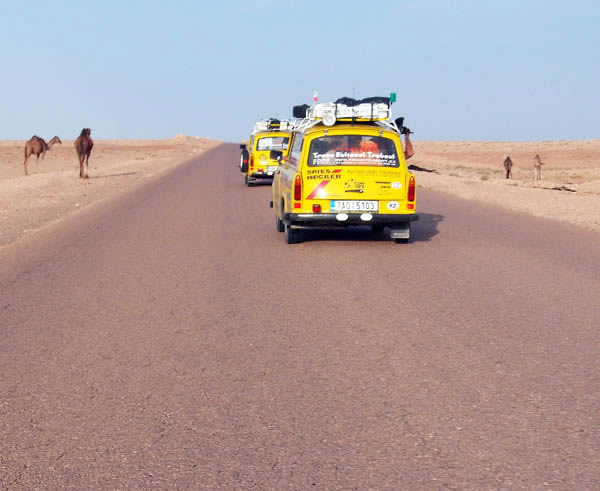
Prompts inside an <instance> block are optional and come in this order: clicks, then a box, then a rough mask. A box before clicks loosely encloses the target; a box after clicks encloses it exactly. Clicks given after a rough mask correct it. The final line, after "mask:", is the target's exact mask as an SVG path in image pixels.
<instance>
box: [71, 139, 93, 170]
mask: <svg viewBox="0 0 600 491" xmlns="http://www.w3.org/2000/svg"><path fill="white" fill-rule="evenodd" d="M91 134H92V130H91V129H89V128H83V129H82V130H81V133H80V134H79V136H78V137H77V140H75V150H76V151H77V156H78V157H79V177H81V178H84V179H87V178H88V177H89V176H88V173H87V168H88V162H89V160H90V154H91V153H92V147H93V146H94V141H93V140H92V137H91V136H90V135H91ZM84 162H85V172H84V170H83V163H84Z"/></svg>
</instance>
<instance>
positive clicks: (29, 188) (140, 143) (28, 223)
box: [0, 134, 221, 247]
mask: <svg viewBox="0 0 600 491" xmlns="http://www.w3.org/2000/svg"><path fill="white" fill-rule="evenodd" d="M40 136H42V138H44V139H45V140H46V141H49V140H50V138H51V137H52V135H40ZM93 136H94V135H93V134H92V138H93ZM220 143H221V142H219V141H217V140H209V139H207V138H200V137H190V136H184V135H177V136H176V137H174V138H171V139H165V140H94V148H93V150H92V155H91V157H90V160H89V176H90V178H89V179H80V178H79V161H78V160H77V156H76V153H75V149H74V147H73V140H63V142H62V145H58V144H57V145H54V146H52V148H51V149H50V151H48V152H46V156H45V158H44V159H43V160H42V159H41V157H40V159H39V161H36V158H35V156H32V157H30V159H29V162H28V164H27V165H28V169H29V176H27V177H26V176H25V175H24V174H25V172H24V168H23V160H24V146H25V141H15V140H13V141H9V140H6V141H0V247H2V246H4V245H6V244H8V243H10V242H12V241H14V240H17V239H19V238H21V237H23V236H25V235H28V234H31V233H34V232H35V230H38V229H40V228H42V227H45V226H47V225H49V224H51V223H53V222H55V221H56V220H60V219H61V218H64V217H65V216H67V215H70V214H72V213H78V212H80V211H81V210H82V209H84V208H85V207H87V206H91V205H93V204H94V203H97V202H98V201H102V200H105V199H109V198H111V197H114V196H117V195H118V194H120V193H123V192H125V191H126V190H128V189H131V188H132V187H134V186H137V185H139V184H141V183H142V182H145V181H147V180H148V179H150V178H152V177H153V176H156V175H158V174H160V173H161V172H164V171H166V170H168V169H169V168H171V167H173V166H175V165H177V164H180V163H182V162H184V161H186V160H188V159H190V158H192V157H194V156H197V155H199V154H200V153H202V152H204V151H206V150H207V149H209V148H212V147H214V146H215V145H218V144H220Z"/></svg>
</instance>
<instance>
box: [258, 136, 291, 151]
mask: <svg viewBox="0 0 600 491" xmlns="http://www.w3.org/2000/svg"><path fill="white" fill-rule="evenodd" d="M289 142H290V137H289V136H268V137H265V138H261V139H260V140H258V143H257V144H256V150H287V147H288V143H289Z"/></svg>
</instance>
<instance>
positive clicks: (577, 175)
mask: <svg viewBox="0 0 600 491" xmlns="http://www.w3.org/2000/svg"><path fill="white" fill-rule="evenodd" d="M41 136H42V137H45V139H46V140H49V139H50V138H51V137H52V136H53V135H41ZM92 137H93V135H92ZM219 143H220V142H218V141H215V140H208V139H206V138H199V137H189V136H183V135H178V136H176V137H174V138H172V139H168V140H95V146H94V149H93V151H92V156H91V158H90V168H89V175H90V179H87V180H83V179H80V178H79V171H78V162H77V157H76V155H75V150H74V149H73V141H72V140H63V144H62V145H54V146H53V147H52V149H51V150H50V151H49V152H47V153H46V157H45V159H44V160H41V159H40V160H39V162H36V159H35V157H32V158H31V159H30V161H29V164H28V165H29V173H30V176H28V177H25V176H24V170H23V147H24V144H25V141H0V247H2V246H3V245H6V244H8V243H10V242H12V241H15V240H17V239H19V238H21V237H23V236H25V235H28V234H31V233H34V231H35V230H38V229H40V228H42V227H45V226H47V225H48V224H51V223H53V222H54V221H56V220H60V219H61V218H63V217H65V216H67V215H70V214H72V213H78V212H79V211H80V210H82V209H83V208H85V207H87V206H90V205H93V204H94V203H96V202H98V201H100V200H105V199H108V198H110V197H113V196H116V195H117V194H119V193H122V192H124V191H126V190H128V189H131V188H132V186H136V185H138V184H140V183H141V182H144V181H146V180H148V179H149V178H151V177H152V176H155V175H157V174H159V173H161V172H164V171H166V170H167V169H169V168H171V167H173V166H175V165H177V164H179V163H181V162H184V161H185V160H187V159H189V158H192V157H194V156H197V155H199V153H201V152H203V151H205V150H207V149H209V148H212V147H214V146H215V145H217V144H219ZM414 146H415V151H416V154H415V156H414V157H413V158H412V159H410V160H409V164H411V165H415V166H418V167H421V168H425V169H428V170H432V171H433V172H424V171H415V174H416V175H417V178H418V181H417V182H418V185H419V186H421V187H422V188H426V189H435V190H439V191H443V192H447V193H451V194H455V195H458V196H460V197H462V198H466V199H469V200H473V201H474V202H477V201H484V202H488V203H494V204H497V205H500V206H504V207H507V208H510V209H513V210H517V211H522V212H525V213H530V214H533V215H538V216H543V217H548V218H552V219H556V220H562V221H567V222H571V223H574V224H577V225H580V226H583V227H586V228H587V229H592V230H595V231H598V232H600V140H587V141H551V142H531V143H511V142H429V141H415V142H414ZM535 154H539V155H540V157H541V159H542V161H543V162H544V163H545V165H544V166H543V168H542V180H541V181H537V182H534V179H533V178H534V170H533V157H534V155H535ZM507 155H510V157H511V159H512V160H513V163H514V166H513V178H512V179H511V180H506V179H505V178H504V168H503V166H502V163H503V161H504V159H505V158H506V156H507ZM234 164H235V163H232V167H231V170H232V172H236V170H237V168H236V166H235V165H234Z"/></svg>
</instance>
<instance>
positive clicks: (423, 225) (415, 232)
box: [302, 213, 444, 242]
mask: <svg viewBox="0 0 600 491" xmlns="http://www.w3.org/2000/svg"><path fill="white" fill-rule="evenodd" d="M443 219H444V217H443V215H436V214H433V213H419V220H418V221H416V222H413V223H412V225H411V238H410V242H427V241H430V240H431V239H432V238H433V237H435V236H436V235H437V234H438V233H439V231H438V229H437V227H438V224H439V223H440V222H441V221H442V220H443ZM302 236H303V241H307V242H311V241H356V242H391V241H392V239H391V237H390V230H389V228H386V229H385V230H384V231H383V232H381V233H377V232H373V231H372V230H371V227H368V226H358V227H351V228H348V229H339V230H303V231H302Z"/></svg>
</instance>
